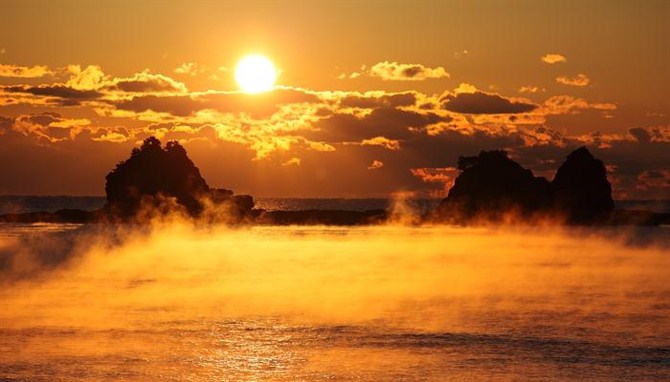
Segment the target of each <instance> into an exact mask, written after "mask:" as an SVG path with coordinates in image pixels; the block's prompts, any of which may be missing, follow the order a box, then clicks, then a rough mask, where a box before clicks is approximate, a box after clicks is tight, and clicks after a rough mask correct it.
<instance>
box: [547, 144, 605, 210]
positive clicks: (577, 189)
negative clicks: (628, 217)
mask: <svg viewBox="0 0 670 382" xmlns="http://www.w3.org/2000/svg"><path fill="white" fill-rule="evenodd" d="M551 189H552V193H553V199H554V208H556V210H557V211H559V212H561V213H564V214H565V216H566V217H567V218H568V220H569V221H571V222H576V223H582V222H584V223H586V222H590V221H593V220H594V219H595V220H599V219H603V218H605V217H607V216H608V215H609V213H610V212H611V211H612V210H613V209H614V200H612V186H611V185H610V182H609V181H608V180H607V173H606V171H605V166H604V165H603V162H602V161H600V160H598V159H596V158H594V157H593V155H591V153H590V152H589V150H588V149H587V148H586V147H581V148H579V149H577V150H575V151H573V152H572V153H570V155H568V158H567V160H566V161H565V162H564V163H563V164H562V165H561V167H559V168H558V171H557V172H556V176H554V180H553V181H552V182H551Z"/></svg>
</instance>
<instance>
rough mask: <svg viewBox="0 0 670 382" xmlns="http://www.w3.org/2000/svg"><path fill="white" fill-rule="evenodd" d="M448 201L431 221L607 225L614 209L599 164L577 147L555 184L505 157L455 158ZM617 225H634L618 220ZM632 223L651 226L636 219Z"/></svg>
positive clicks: (493, 153) (495, 154)
mask: <svg viewBox="0 0 670 382" xmlns="http://www.w3.org/2000/svg"><path fill="white" fill-rule="evenodd" d="M458 168H459V169H460V170H461V173H460V175H459V176H458V177H457V178H456V181H455V183H454V186H453V187H452V188H451V190H449V195H448V196H447V198H445V199H444V200H443V201H442V202H441V203H440V205H439V207H438V209H437V211H436V215H437V218H438V219H440V220H442V221H450V222H457V223H461V222H472V221H473V220H476V219H481V220H485V221H496V220H501V219H503V218H508V217H512V218H521V219H528V218H530V217H535V216H542V217H547V216H553V217H556V218H559V219H561V220H565V221H567V222H568V223H576V224H585V223H596V222H597V223H608V222H610V221H612V220H611V219H613V217H611V212H612V210H613V209H614V202H613V200H612V187H611V186H610V183H609V181H608V180H607V174H606V171H605V166H604V165H603V163H602V162H601V161H600V160H598V159H595V158H594V157H593V155H591V153H590V152H589V151H588V150H587V149H586V148H585V147H581V148H579V149H577V150H575V151H574V152H572V153H571V154H570V155H568V158H567V160H566V161H565V163H563V164H562V165H561V167H560V168H559V169H558V171H557V173H556V176H555V178H554V180H553V181H552V182H551V183H549V182H548V181H547V180H546V179H545V178H542V177H535V176H533V173H532V172H531V171H530V170H528V169H524V168H523V167H521V166H520V165H519V164H518V163H516V162H514V161H513V160H511V159H509V158H508V157H507V154H506V153H505V152H504V151H482V152H481V153H480V154H479V155H478V156H476V157H460V158H459V160H458ZM618 216H619V217H618V218H617V219H616V220H617V222H622V221H625V220H626V216H630V217H631V219H633V215H625V214H619V215H618ZM634 220H635V221H638V222H641V221H643V220H644V221H654V218H652V217H651V215H650V216H646V217H641V216H640V215H635V219H634Z"/></svg>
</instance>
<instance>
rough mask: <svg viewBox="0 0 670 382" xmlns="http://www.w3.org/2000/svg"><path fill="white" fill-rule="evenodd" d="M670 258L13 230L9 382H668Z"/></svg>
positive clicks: (603, 248) (530, 248)
mask: <svg viewBox="0 0 670 382" xmlns="http://www.w3.org/2000/svg"><path fill="white" fill-rule="evenodd" d="M0 201H1V203H0V206H2V208H3V210H2V211H4V212H0V213H5V212H21V211H23V212H25V211H36V210H57V209H60V208H81V209H96V208H99V207H100V206H101V205H102V204H103V203H104V200H103V199H102V198H95V197H91V198H88V197H84V198H82V197H4V198H0ZM433 202H434V203H436V202H435V201H433ZM438 202H439V201H438ZM393 203H395V201H389V200H385V199H353V200H352V199H279V198H261V199H258V200H257V207H259V208H265V209H287V210H288V209H310V208H317V209H329V208H330V209H351V210H364V209H375V208H385V207H386V206H389V205H392V204H393ZM412 203H414V204H413V205H414V206H417V207H416V208H417V209H418V210H421V208H430V206H431V205H430V204H429V203H428V202H421V201H417V202H412ZM422 203H424V204H422ZM640 203H641V204H640ZM618 205H622V204H621V203H618ZM625 205H629V204H625ZM630 205H632V204H630ZM635 205H637V206H640V205H642V206H644V208H643V207H639V209H652V208H653V209H655V210H658V211H667V207H668V206H667V204H662V203H657V202H638V204H635ZM629 208H631V207H629ZM664 208H665V209H664ZM669 254H670V227H666V226H661V227H605V228H586V227H559V226H552V225H551V224H549V223H548V224H547V225H543V226H532V227H531V226H514V227H505V226H496V227H478V228H472V227H456V226H421V227H416V226H405V225H402V224H393V225H382V226H366V227H326V226H303V227H290V226H282V227H279V226H256V227H227V226H201V225H194V224H193V223H192V222H184V221H180V220H178V219H164V220H159V221H155V222H152V224H150V225H148V226H133V225H127V226H125V225H115V226H107V225H99V224H84V225H81V224H46V223H34V224H6V223H5V224H0V381H3V382H4V381H117V380H118V381H668V380H670V282H669V281H668V280H670V255H669Z"/></svg>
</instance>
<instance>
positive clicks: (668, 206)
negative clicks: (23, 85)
mask: <svg viewBox="0 0 670 382" xmlns="http://www.w3.org/2000/svg"><path fill="white" fill-rule="evenodd" d="M396 201H397V200H394V199H384V198H359V199H355V198H354V199H347V198H320V199H319V198H312V199H309V198H272V197H261V198H256V199H255V202H256V208H261V209H264V210H268V211H275V210H287V211H295V210H308V209H317V210H349V211H364V210H374V209H387V208H389V207H390V206H391V205H393V204H394V203H395V202H396ZM408 202H409V204H410V206H411V207H412V208H413V209H415V210H416V211H417V212H419V213H423V212H426V211H428V210H431V209H433V208H435V207H436V206H437V205H438V204H439V203H440V199H422V198H416V199H409V200H408ZM104 204H105V198H104V197H101V196H16V195H0V215H1V214H6V213H21V212H39V211H50V212H53V211H56V210H59V209H63V208H73V209H81V210H87V211H92V210H96V209H99V208H102V206H103V205H104ZM616 206H617V208H626V209H638V210H649V211H654V212H669V213H670V200H621V201H617V202H616Z"/></svg>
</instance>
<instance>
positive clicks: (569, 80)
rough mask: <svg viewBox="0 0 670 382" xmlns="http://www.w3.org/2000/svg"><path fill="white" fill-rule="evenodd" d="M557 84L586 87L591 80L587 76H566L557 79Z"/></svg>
mask: <svg viewBox="0 0 670 382" xmlns="http://www.w3.org/2000/svg"><path fill="white" fill-rule="evenodd" d="M556 82H558V83H559V84H563V85H568V86H586V85H588V84H589V83H590V82H591V80H590V79H589V77H588V76H587V75H586V74H582V73H580V74H578V75H576V76H575V77H566V76H559V77H556Z"/></svg>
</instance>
